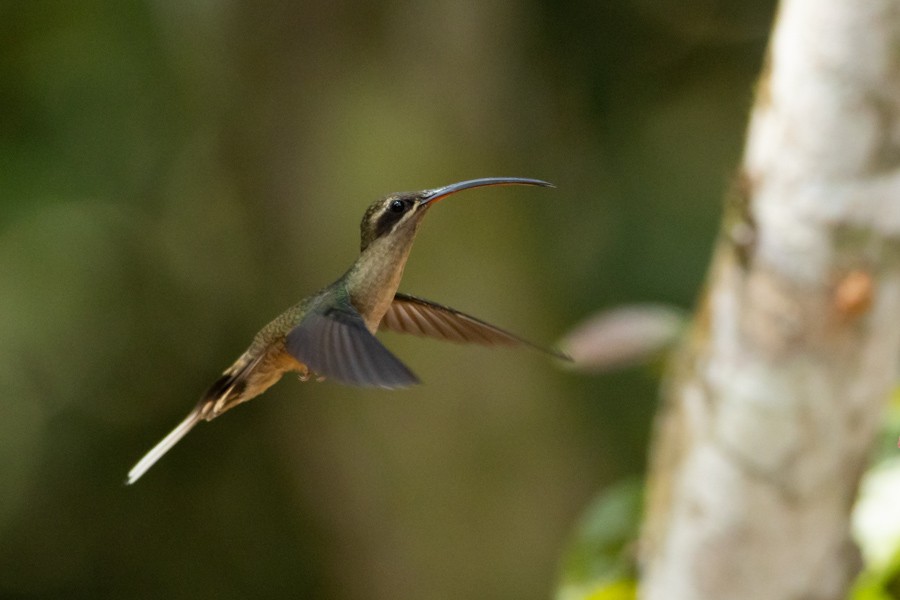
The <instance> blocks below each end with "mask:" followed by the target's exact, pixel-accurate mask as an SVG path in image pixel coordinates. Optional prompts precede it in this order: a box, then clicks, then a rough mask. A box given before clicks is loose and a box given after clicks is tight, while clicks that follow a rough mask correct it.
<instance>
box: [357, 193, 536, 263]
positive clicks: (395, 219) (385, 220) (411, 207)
mask: <svg viewBox="0 0 900 600" xmlns="http://www.w3.org/2000/svg"><path fill="white" fill-rule="evenodd" d="M490 185H539V186H544V187H553V184H550V183H547V182H546V181H541V180H539V179H524V178H520V177H485V178H482V179H470V180H468V181H461V182H459V183H452V184H450V185H446V186H444V187H440V188H436V189H433V190H422V191H420V192H397V193H394V194H388V195H387V196H385V197H384V198H381V199H379V200H376V201H375V202H373V203H372V204H371V205H370V206H369V208H368V210H366V214H365V215H363V218H362V222H361V223H360V251H365V249H366V248H368V247H369V245H370V244H372V243H373V242H375V241H376V240H380V239H388V238H398V239H400V240H404V241H406V243H412V240H413V238H415V235H416V229H417V228H418V225H419V223H420V222H421V220H422V217H424V216H425V213H426V212H428V209H429V208H431V207H432V206H433V205H435V204H437V202H438V201H439V200H441V199H442V198H446V197H447V196H449V195H451V194H455V193H456V192H461V191H463V190H468V189H471V188H476V187H484V186H490Z"/></svg>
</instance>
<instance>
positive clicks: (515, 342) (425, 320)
mask: <svg viewBox="0 0 900 600" xmlns="http://www.w3.org/2000/svg"><path fill="white" fill-rule="evenodd" d="M380 328H381V329H387V330H389V331H395V332H398V333H411V334H412V335H420V336H424V337H431V338H436V339H439V340H446V341H448V342H456V343H460V344H465V343H470V344H481V345H482V346H519V345H523V344H524V345H527V346H532V347H534V348H537V349H538V350H542V351H544V352H548V353H550V354H552V355H554V356H556V357H558V358H563V359H568V357H567V356H565V355H562V354H560V353H558V352H555V351H553V350H545V349H544V348H540V347H539V346H535V345H534V344H532V343H531V342H528V341H525V340H523V339H522V338H520V337H518V336H516V335H513V334H512V333H509V332H508V331H504V330H502V329H500V328H499V327H494V326H493V325H491V324H489V323H485V322H484V321H482V320H481V319H476V318H475V317H473V316H470V315H467V314H465V313H462V312H459V311H458V310H455V309H452V308H450V307H447V306H442V305H440V304H436V303H434V302H429V301H428V300H422V299H421V298H416V297H415V296H408V295H406V294H396V295H395V296H394V301H393V302H392V303H391V306H390V308H388V310H387V312H386V313H385V315H384V318H382V319H381V325H380Z"/></svg>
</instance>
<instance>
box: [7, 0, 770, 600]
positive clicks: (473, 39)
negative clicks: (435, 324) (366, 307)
mask: <svg viewBox="0 0 900 600" xmlns="http://www.w3.org/2000/svg"><path fill="white" fill-rule="evenodd" d="M773 11H774V0H760V1H756V2H748V1H746V0H694V1H689V2H683V1H678V0H653V1H650V0H610V1H606V2H584V1H570V2H548V1H541V0H532V1H529V2H510V1H507V2H482V3H453V2H444V1H437V0H425V1H417V2H411V1H403V0H399V1H389V2H373V3H361V2H346V1H342V0H338V1H333V2H327V3H326V2H322V3H313V2H275V1H270V0H264V1H259V0H252V1H251V0H227V1H221V2H213V1H209V0H186V1H182V0H177V1H176V0H154V1H150V0H148V1H138V0H128V1H122V2H118V1H115V2H114V1H109V0H106V1H103V0H85V1H82V2H77V3H76V2H49V1H42V0H35V1H31V2H24V1H22V2H19V1H15V0H13V1H9V2H3V3H0V314H2V317H0V386H2V388H0V389H2V396H3V397H2V399H0V597H18V598H102V597H115V598H125V597H130V598H141V597H148V598H149V597H155V598H163V597H164V598H202V597H215V598H246V597H254V598H278V597H314V598H335V599H346V600H355V599H359V600H362V599H369V600H377V599H401V600H402V599H431V598H436V599H437V598H491V599H505V598H509V599H516V600H528V599H532V598H534V599H537V598H547V597H549V596H551V595H552V594H553V590H554V586H555V585H556V583H555V582H556V577H557V571H558V566H559V563H560V557H561V555H562V552H563V548H564V547H565V545H566V542H567V540H568V539H569V538H570V535H571V531H572V528H573V526H574V524H575V523H576V522H577V520H578V518H579V515H580V514H581V511H582V510H583V509H584V508H585V507H586V506H587V505H588V504H589V502H590V501H591V499H592V498H593V497H594V496H595V495H596V494H597V493H599V492H600V491H602V490H604V489H606V488H607V487H608V486H610V485H611V484H612V483H614V482H616V481H618V480H620V479H621V478H623V477H626V476H629V475H636V474H640V473H641V471H642V470H643V468H644V462H645V459H646V446H647V442H648V438H649V432H650V427H651V422H652V417H653V414H654V410H655V406H656V379H655V377H654V373H653V372H652V371H648V370H646V369H631V370H628V371H624V372H620V373H616V374H610V375H604V376H591V375H586V374H579V373H574V372H571V371H568V370H566V369H564V368H560V365H557V364H555V363H553V362H552V361H549V360H547V358H546V357H545V356H543V355H540V354H539V353H536V352H529V351H507V350H499V351H498V350H494V351H492V350H488V349H483V348H465V347H460V346H453V345H446V344H440V343H438V342H433V341H429V340H422V339H416V338H412V339H410V338H404V337H400V336H392V335H386V336H385V340H386V343H387V344H388V346H390V347H391V348H392V349H393V350H394V351H395V352H396V354H397V355H398V356H400V357H401V358H402V359H403V360H404V361H405V362H407V363H408V364H409V365H410V366H411V367H412V368H413V370H414V371H416V372H417V374H418V375H419V376H420V377H421V379H422V380H423V381H424V382H425V383H424V385H422V386H419V387H417V388H415V389H410V390H405V391H399V392H384V391H371V390H358V389H350V388H344V387H340V386H338V385H335V384H331V383H327V382H326V383H322V384H312V383H306V384H302V383H300V382H298V381H296V379H295V378H293V377H289V378H286V379H285V381H283V382H282V383H280V384H279V385H278V386H276V387H275V388H273V389H271V390H270V391H269V392H267V393H266V395H265V396H263V397H261V398H260V399H258V400H255V401H254V402H252V403H250V404H247V405H245V406H242V407H240V408H238V409H236V410H235V411H233V412H231V413H229V414H228V415H227V416H226V417H224V418H222V419H220V420H217V421H215V422H213V423H211V424H203V425H202V426H200V427H198V428H197V429H196V430H195V431H194V432H193V433H191V434H190V435H189V436H188V437H187V438H186V439H185V440H184V441H183V442H182V443H181V444H180V445H179V446H178V447H176V448H175V450H174V451H173V452H172V453H171V454H170V455H169V456H167V457H166V458H165V459H164V460H163V461H161V462H160V463H159V464H158V465H157V466H156V467H154V468H153V469H152V470H151V471H150V472H149V473H148V474H147V475H146V476H145V478H144V479H143V480H141V481H140V482H139V483H138V484H137V485H136V486H134V487H125V486H124V485H123V481H124V477H125V473H126V472H127V471H128V469H129V468H130V467H131V465H132V464H133V462H134V461H135V460H137V459H138V458H139V457H140V456H141V455H142V454H143V453H144V452H145V451H146V450H148V449H149V448H150V447H151V446H152V445H153V444H154V443H156V442H157V441H158V440H159V439H160V438H161V437H162V436H163V435H164V434H165V433H166V432H168V431H169V429H170V428H171V427H172V426H174V425H175V424H176V423H177V422H178V421H180V420H181V419H182V418H183V416H184V415H185V414H186V413H187V411H188V410H189V409H190V408H191V407H192V406H193V403H194V402H195V401H196V398H197V396H198V395H199V393H200V392H202V391H203V389H204V388H205V387H206V386H207V385H208V384H209V383H210V382H211V381H212V380H213V379H214V378H215V377H216V376H217V375H218V374H219V373H220V372H221V371H222V369H224V368H225V367H227V366H228V365H229V364H230V363H231V361H232V360H233V359H234V358H236V357H237V355H238V354H239V353H240V352H242V351H243V350H244V348H245V347H246V345H247V344H248V342H249V341H250V339H251V337H252V336H253V334H254V333H255V332H256V330H257V329H258V328H260V327H261V326H262V325H264V324H265V323H266V322H267V321H268V320H269V319H270V318H272V317H274V316H275V315H276V314H278V313H279V312H280V311H281V310H283V309H284V308H286V307H287V306H289V305H290V304H292V303H293V302H295V301H296V300H297V299H299V298H300V297H302V296H303V295H306V294H308V293H311V292H313V291H315V290H317V289H318V288H319V287H321V286H323V285H325V284H327V283H329V282H331V281H332V280H333V279H334V278H336V277H337V276H338V275H339V274H340V273H342V272H343V270H344V269H345V268H346V267H347V266H348V265H349V264H350V262H351V261H352V260H353V259H354V258H355V256H356V252H357V247H358V243H359V240H358V223H359V219H360V217H361V215H362V212H363V210H364V209H365V207H366V206H367V204H368V203H369V202H370V201H371V200H373V199H374V198H376V197H378V196H380V195H383V194H385V193H388V192H392V191H400V190H413V189H420V188H428V187H435V186H439V185H443V184H447V183H451V182H454V181H458V180H462V179H468V178H474V177H483V176H524V177H538V178H543V179H547V180H549V181H552V182H554V183H555V184H556V185H557V186H558V189H556V190H544V189H532V188H502V189H500V188H494V189H490V190H478V191H472V192H468V193H466V194H462V195H459V196H456V197H454V198H453V199H451V200H448V201H447V202H444V203H442V204H441V205H440V207H439V208H438V209H437V210H435V211H434V212H433V213H432V214H431V215H430V216H429V218H428V220H427V221H426V223H425V224H424V226H423V228H422V230H421V233H420V236H419V240H418V241H417V244H416V247H415V249H414V251H413V254H412V258H411V260H410V263H409V265H408V268H407V271H406V276H405V279H404V282H403V285H402V287H401V289H402V290H404V291H407V292H410V293H415V294H417V295H421V296H423V297H426V298H430V299H434V300H437V301H440V302H443V303H446V304H449V305H451V306H454V307H456V308H459V309H461V310H465V311H468V312H471V313H473V314H476V315H478V316H480V317H482V318H484V319H487V320H489V321H492V322H494V323H496V324H498V325H501V326H503V327H507V328H509V329H511V330H513V331H516V332H518V333H520V334H522V335H525V336H526V337H528V338H530V339H533V340H535V341H537V342H540V343H546V344H552V343H554V342H555V341H556V340H557V339H558V338H559V337H560V336H561V335H562V334H563V333H564V332H565V331H566V330H568V329H569V328H570V327H572V326H573V325H574V324H576V323H577V322H578V321H580V320H581V319H582V318H584V317H586V316H588V315H589V314H591V313H593V312H594V311H596V310H599V309H603V308H605V307H610V306H614V305H617V304H621V303H632V302H642V301H654V302H665V303H671V304H674V305H677V306H682V307H686V308H689V307H690V306H691V304H692V302H693V301H694V299H695V297H696V296H697V295H698V293H699V292H698V291H699V289H700V286H701V285H702V281H703V276H704V271H705V268H706V264H707V262H708V259H709V251H710V248H711V245H712V242H713V240H714V237H715V235H716V229H717V223H718V219H719V216H720V208H721V198H722V195H723V191H724V190H725V189H726V188H727V186H728V181H729V178H730V176H731V173H732V172H733V169H734V167H735V165H736V164H737V161H738V159H739V156H740V151H741V143H742V137H743V132H744V127H745V120H746V115H747V111H748V109H749V107H750V103H751V100H752V90H753V82H754V79H755V77H756V76H757V74H758V72H759V70H760V68H761V65H762V62H763V57H764V53H765V44H766V37H767V34H768V28H769V25H770V23H771V20H772V17H773Z"/></svg>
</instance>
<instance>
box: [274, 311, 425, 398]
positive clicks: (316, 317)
mask: <svg viewBox="0 0 900 600" xmlns="http://www.w3.org/2000/svg"><path fill="white" fill-rule="evenodd" d="M285 347H286V348H287V351H288V352H290V354H291V355H292V356H293V357H294V358H296V359H297V360H298V361H300V362H301V363H303V364H305V365H306V366H307V367H309V369H310V370H311V371H313V372H315V373H316V374H318V375H323V376H325V377H327V378H329V379H334V380H335V381H339V382H341V383H345V384H348V385H359V386H369V387H383V388H400V387H406V386H409V385H413V384H416V383H419V379H418V378H417V377H416V376H415V375H413V373H412V372H411V371H410V370H409V369H408V368H407V367H406V365H404V364H403V363H402V362H400V359H398V358H397V357H396V356H394V355H393V354H391V353H390V351H389V350H388V349H387V348H385V347H384V346H383V345H382V344H381V342H379V341H378V340H377V339H376V338H375V336H374V335H372V334H371V333H369V330H368V329H366V324H365V321H363V318H362V316H361V315H360V314H359V312H357V311H356V309H354V308H353V307H352V306H351V305H350V304H349V302H348V303H342V304H340V305H339V306H337V307H331V308H328V309H325V310H324V311H313V312H311V313H310V314H309V315H307V316H306V317H305V318H304V319H303V320H302V321H301V322H300V324H299V325H297V326H296V327H294V328H293V329H292V330H291V331H289V332H288V334H287V336H285Z"/></svg>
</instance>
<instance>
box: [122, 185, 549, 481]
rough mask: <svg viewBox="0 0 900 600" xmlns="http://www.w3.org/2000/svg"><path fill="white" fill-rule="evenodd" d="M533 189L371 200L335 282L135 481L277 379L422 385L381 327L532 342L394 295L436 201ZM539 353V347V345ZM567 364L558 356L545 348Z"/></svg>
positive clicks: (467, 339)
mask: <svg viewBox="0 0 900 600" xmlns="http://www.w3.org/2000/svg"><path fill="white" fill-rule="evenodd" d="M497 185H533V186H543V187H554V186H553V184H550V183H547V182H546V181H541V180H539V179H526V178H520V177H486V178H482V179H471V180H468V181H461V182H459V183H454V184H451V185H447V186H444V187H439V188H435V189H430V190H422V191H419V192H400V193H393V194H389V195H387V196H385V197H383V198H380V199H379V200H376V201H375V202H373V203H372V204H371V205H370V206H369V208H368V209H367V210H366V212H365V214H364V215H363V218H362V222H361V223H360V253H359V257H358V258H357V259H356V262H354V263H353V265H351V266H350V268H349V269H348V270H347V271H346V272H345V273H344V274H343V275H341V276H340V277H339V278H338V279H337V280H336V281H335V282H334V283H332V284H331V285H329V286H327V287H325V288H323V289H322V290H320V291H319V292H317V293H315V294H313V295H312V296H309V297H307V298H304V299H303V300H301V301H300V302H298V303H297V304H295V305H294V306H292V307H291V308H289V309H287V310H286V311H285V312H283V313H282V314H281V315H279V316H278V317H276V318H275V319H274V320H273V321H272V322H270V323H269V324H268V325H266V326H265V327H263V328H262V329H261V330H260V331H259V333H257V334H256V336H255V337H254V338H253V341H252V342H251V343H250V347H249V348H247V350H246V351H245V352H244V353H243V354H241V356H240V357H239V358H238V359H237V360H236V361H235V362H234V364H232V365H231V366H230V367H228V369H226V370H225V372H224V373H222V376H221V377H219V378H218V379H217V380H216V381H215V382H213V384H212V385H211V386H209V389H207V390H206V392H205V393H204V394H203V395H202V396H201V398H200V401H199V402H198V403H197V405H196V406H195V407H194V409H193V410H192V411H191V412H190V413H189V414H188V416H187V417H186V418H185V419H184V420H183V421H182V422H181V423H180V424H179V425H178V426H177V427H175V429H173V430H172V432H171V433H169V434H168V435H167V436H166V437H165V438H163V439H162V441H160V442H159V443H158V444H157V445H156V446H154V447H153V449H151V450H150V452H148V453H147V454H146V455H145V456H144V457H143V458H141V460H139V461H138V462H137V464H135V465H134V467H133V468H132V469H131V471H129V472H128V479H127V484H132V483H134V482H135V481H137V480H138V479H139V478H140V477H141V476H142V475H143V474H144V473H145V472H146V471H147V469H149V468H150V467H151V466H153V464H154V463H156V461H158V460H159V459H160V458H162V456H163V455H164V454H165V453H166V452H168V451H169V450H170V449H171V448H172V447H173V446H174V445H175V444H176V443H177V442H178V441H179V440H181V438H183V437H184V436H185V435H187V433H188V432H189V431H190V430H191V429H193V428H194V427H195V426H196V425H197V424H198V423H199V422H200V421H211V420H212V419H214V418H216V417H218V416H219V415H221V414H222V413H224V412H226V411H228V410H229V409H231V408H234V407H235V406H237V405H238V404H241V403H243V402H246V401H248V400H251V399H253V398H255V397H257V396H259V395H260V394H262V393H263V392H264V391H266V390H267V389H268V388H269V387H271V386H272V385H274V384H275V383H276V382H277V381H278V380H279V379H281V376H282V375H284V374H285V373H289V372H297V373H299V375H300V379H301V380H302V381H306V380H308V379H310V378H313V377H314V378H315V379H317V380H322V379H323V378H327V379H332V380H334V381H337V382H339V383H343V384H347V385H354V386H365V387H380V388H386V389H395V388H402V387H407V386H411V385H414V384H417V383H419V379H418V378H417V377H416V376H415V375H414V374H413V373H412V371H410V370H409V368H408V367H407V366H406V365H404V364H403V363H402V362H401V361H400V360H399V359H398V358H397V357H396V356H394V355H393V354H392V353H391V352H390V351H389V350H388V349H387V348H385V346H384V345H383V344H382V343H381V342H380V341H379V340H378V338H376V337H375V333H376V332H377V331H378V330H380V329H384V330H389V331H395V332H399V333H409V334H413V335H418V336H425V337H431V338H437V339H441V340H446V341H451V342H458V343H475V344H481V345H484V346H516V345H521V344H525V345H529V346H533V347H536V348H538V347H537V346H534V345H533V344H531V343H530V342H526V341H525V340H523V339H522V338H520V337H518V336H516V335H513V334H512V333H509V332H507V331H504V330H503V329H500V328H499V327H495V326H493V325H490V324H488V323H486V322H484V321H482V320H480V319H477V318H475V317H473V316H470V315H467V314H465V313H462V312H460V311H458V310H455V309H452V308H450V307H447V306H444V305H441V304H437V303H435V302H431V301H428V300H423V299H422V298H417V297H415V296H410V295H407V294H402V293H399V292H398V291H397V289H398V288H399V286H400V279H401V278H402V276H403V269H404V267H405V266H406V261H407V259H408V258H409V252H410V250H411V249H412V244H413V241H414V240H415V237H416V233H417V231H418V229H419V225H420V224H421V222H422V219H423V217H424V216H425V214H426V213H427V212H428V210H429V209H430V208H431V207H432V206H434V205H435V204H436V203H437V202H438V201H439V200H441V199H443V198H446V197H447V196H450V195H451V194H455V193H457V192H461V191H463V190H468V189H472V188H477V187H484V186H497ZM539 349H541V350H543V349H542V348H539ZM545 351H546V352H548V353H549V354H551V355H553V356H556V357H558V358H562V359H566V358H567V357H566V356H565V355H562V354H560V353H558V352H555V351H553V350H545Z"/></svg>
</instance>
